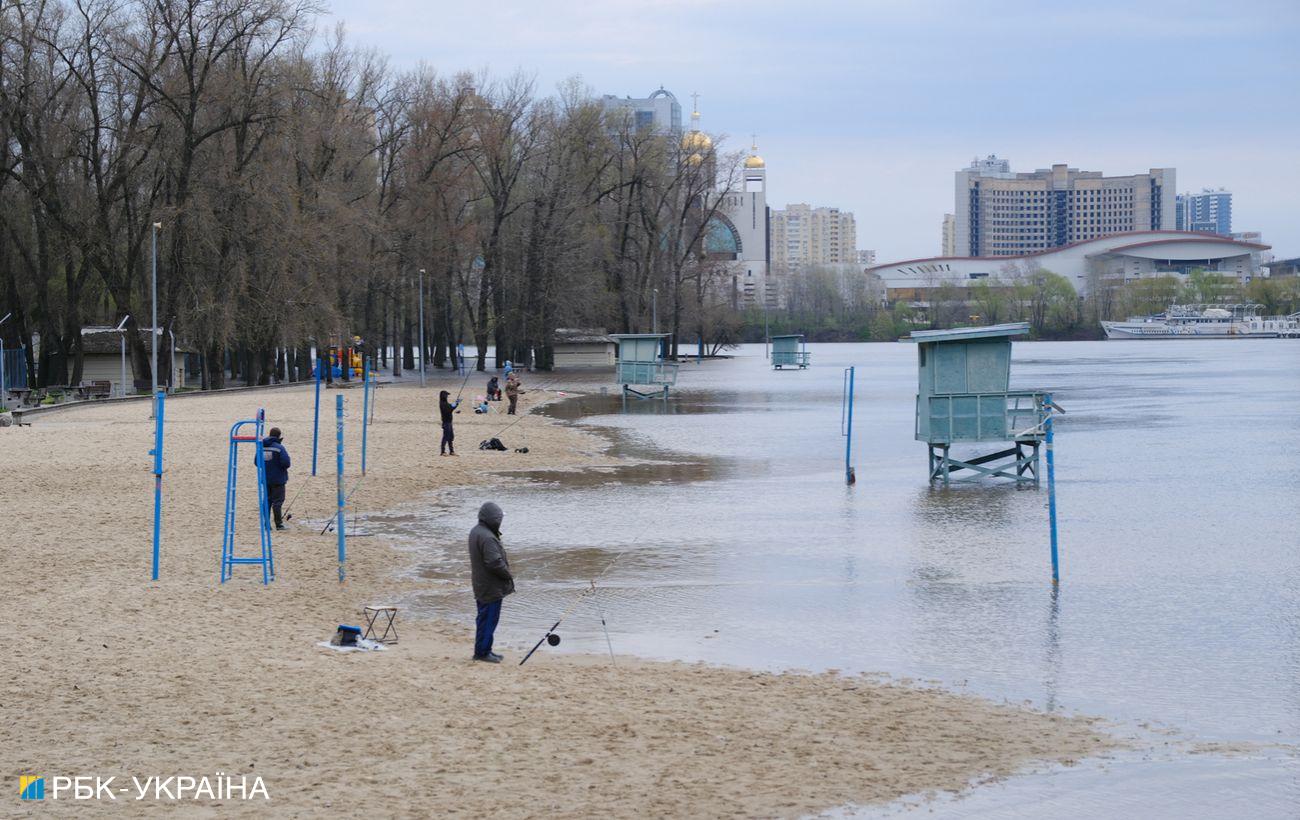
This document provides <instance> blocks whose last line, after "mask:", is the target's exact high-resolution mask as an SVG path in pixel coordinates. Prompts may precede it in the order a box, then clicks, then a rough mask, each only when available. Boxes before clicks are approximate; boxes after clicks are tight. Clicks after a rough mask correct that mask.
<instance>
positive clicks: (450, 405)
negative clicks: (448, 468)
mask: <svg viewBox="0 0 1300 820" xmlns="http://www.w3.org/2000/svg"><path fill="white" fill-rule="evenodd" d="M450 395H451V394H450V393H448V392H447V391H446V390H443V391H442V392H440V393H439V394H438V413H439V414H440V415H441V416H442V444H441V445H439V447H438V455H440V456H448V455H450V456H454V455H456V445H455V443H454V442H455V441H456V431H455V430H453V429H452V426H451V414H452V413H455V412H456V408H457V407H459V406H460V399H456V400H455V401H454V402H452V401H447V397H448V396H450Z"/></svg>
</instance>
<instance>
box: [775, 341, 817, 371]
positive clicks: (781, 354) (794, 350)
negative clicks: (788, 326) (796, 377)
mask: <svg viewBox="0 0 1300 820" xmlns="http://www.w3.org/2000/svg"><path fill="white" fill-rule="evenodd" d="M808 361H809V354H808V345H807V343H806V342H804V338H803V334H802V333H799V334H795V335H792V336H773V337H772V367H773V368H775V369H777V370H780V369H781V368H783V367H797V368H799V369H800V370H804V369H806V368H807V367H808Z"/></svg>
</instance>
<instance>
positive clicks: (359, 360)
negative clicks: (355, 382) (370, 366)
mask: <svg viewBox="0 0 1300 820" xmlns="http://www.w3.org/2000/svg"><path fill="white" fill-rule="evenodd" d="M361 345H362V341H361V337H360V336H353V337H352V343H351V344H349V345H347V346H343V345H331V346H330V347H327V348H325V365H326V367H328V368H329V369H330V378H334V379H341V378H343V368H344V366H345V365H346V366H347V368H348V378H349V379H356V378H360V377H361V374H362V370H363V369H364V367H365V363H364V357H363V356H362V355H361ZM319 362H320V359H319V358H317V363H319ZM314 370H315V371H316V372H318V373H319V371H320V368H319V367H315V368H314Z"/></svg>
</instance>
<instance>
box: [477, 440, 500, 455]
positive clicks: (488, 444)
mask: <svg viewBox="0 0 1300 820" xmlns="http://www.w3.org/2000/svg"><path fill="white" fill-rule="evenodd" d="M478 448H479V449H480V450H501V451H502V452H504V451H505V449H506V446H505V445H504V444H502V443H501V439H499V438H490V439H485V440H483V441H480V442H479V443H478Z"/></svg>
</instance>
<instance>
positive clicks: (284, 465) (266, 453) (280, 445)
mask: <svg viewBox="0 0 1300 820" xmlns="http://www.w3.org/2000/svg"><path fill="white" fill-rule="evenodd" d="M262 463H263V464H264V465H266V506H267V508H268V509H269V510H270V512H271V514H272V515H273V516H274V517H275V528H276V529H277V530H287V529H289V528H288V527H286V526H285V525H284V519H283V516H282V509H283V507H284V485H286V484H288V483H289V464H290V462H289V451H288V450H286V449H284V442H283V441H282V440H281V436H280V428H279V427H272V428H271V432H270V434H268V435H267V437H266V438H264V439H262Z"/></svg>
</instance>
